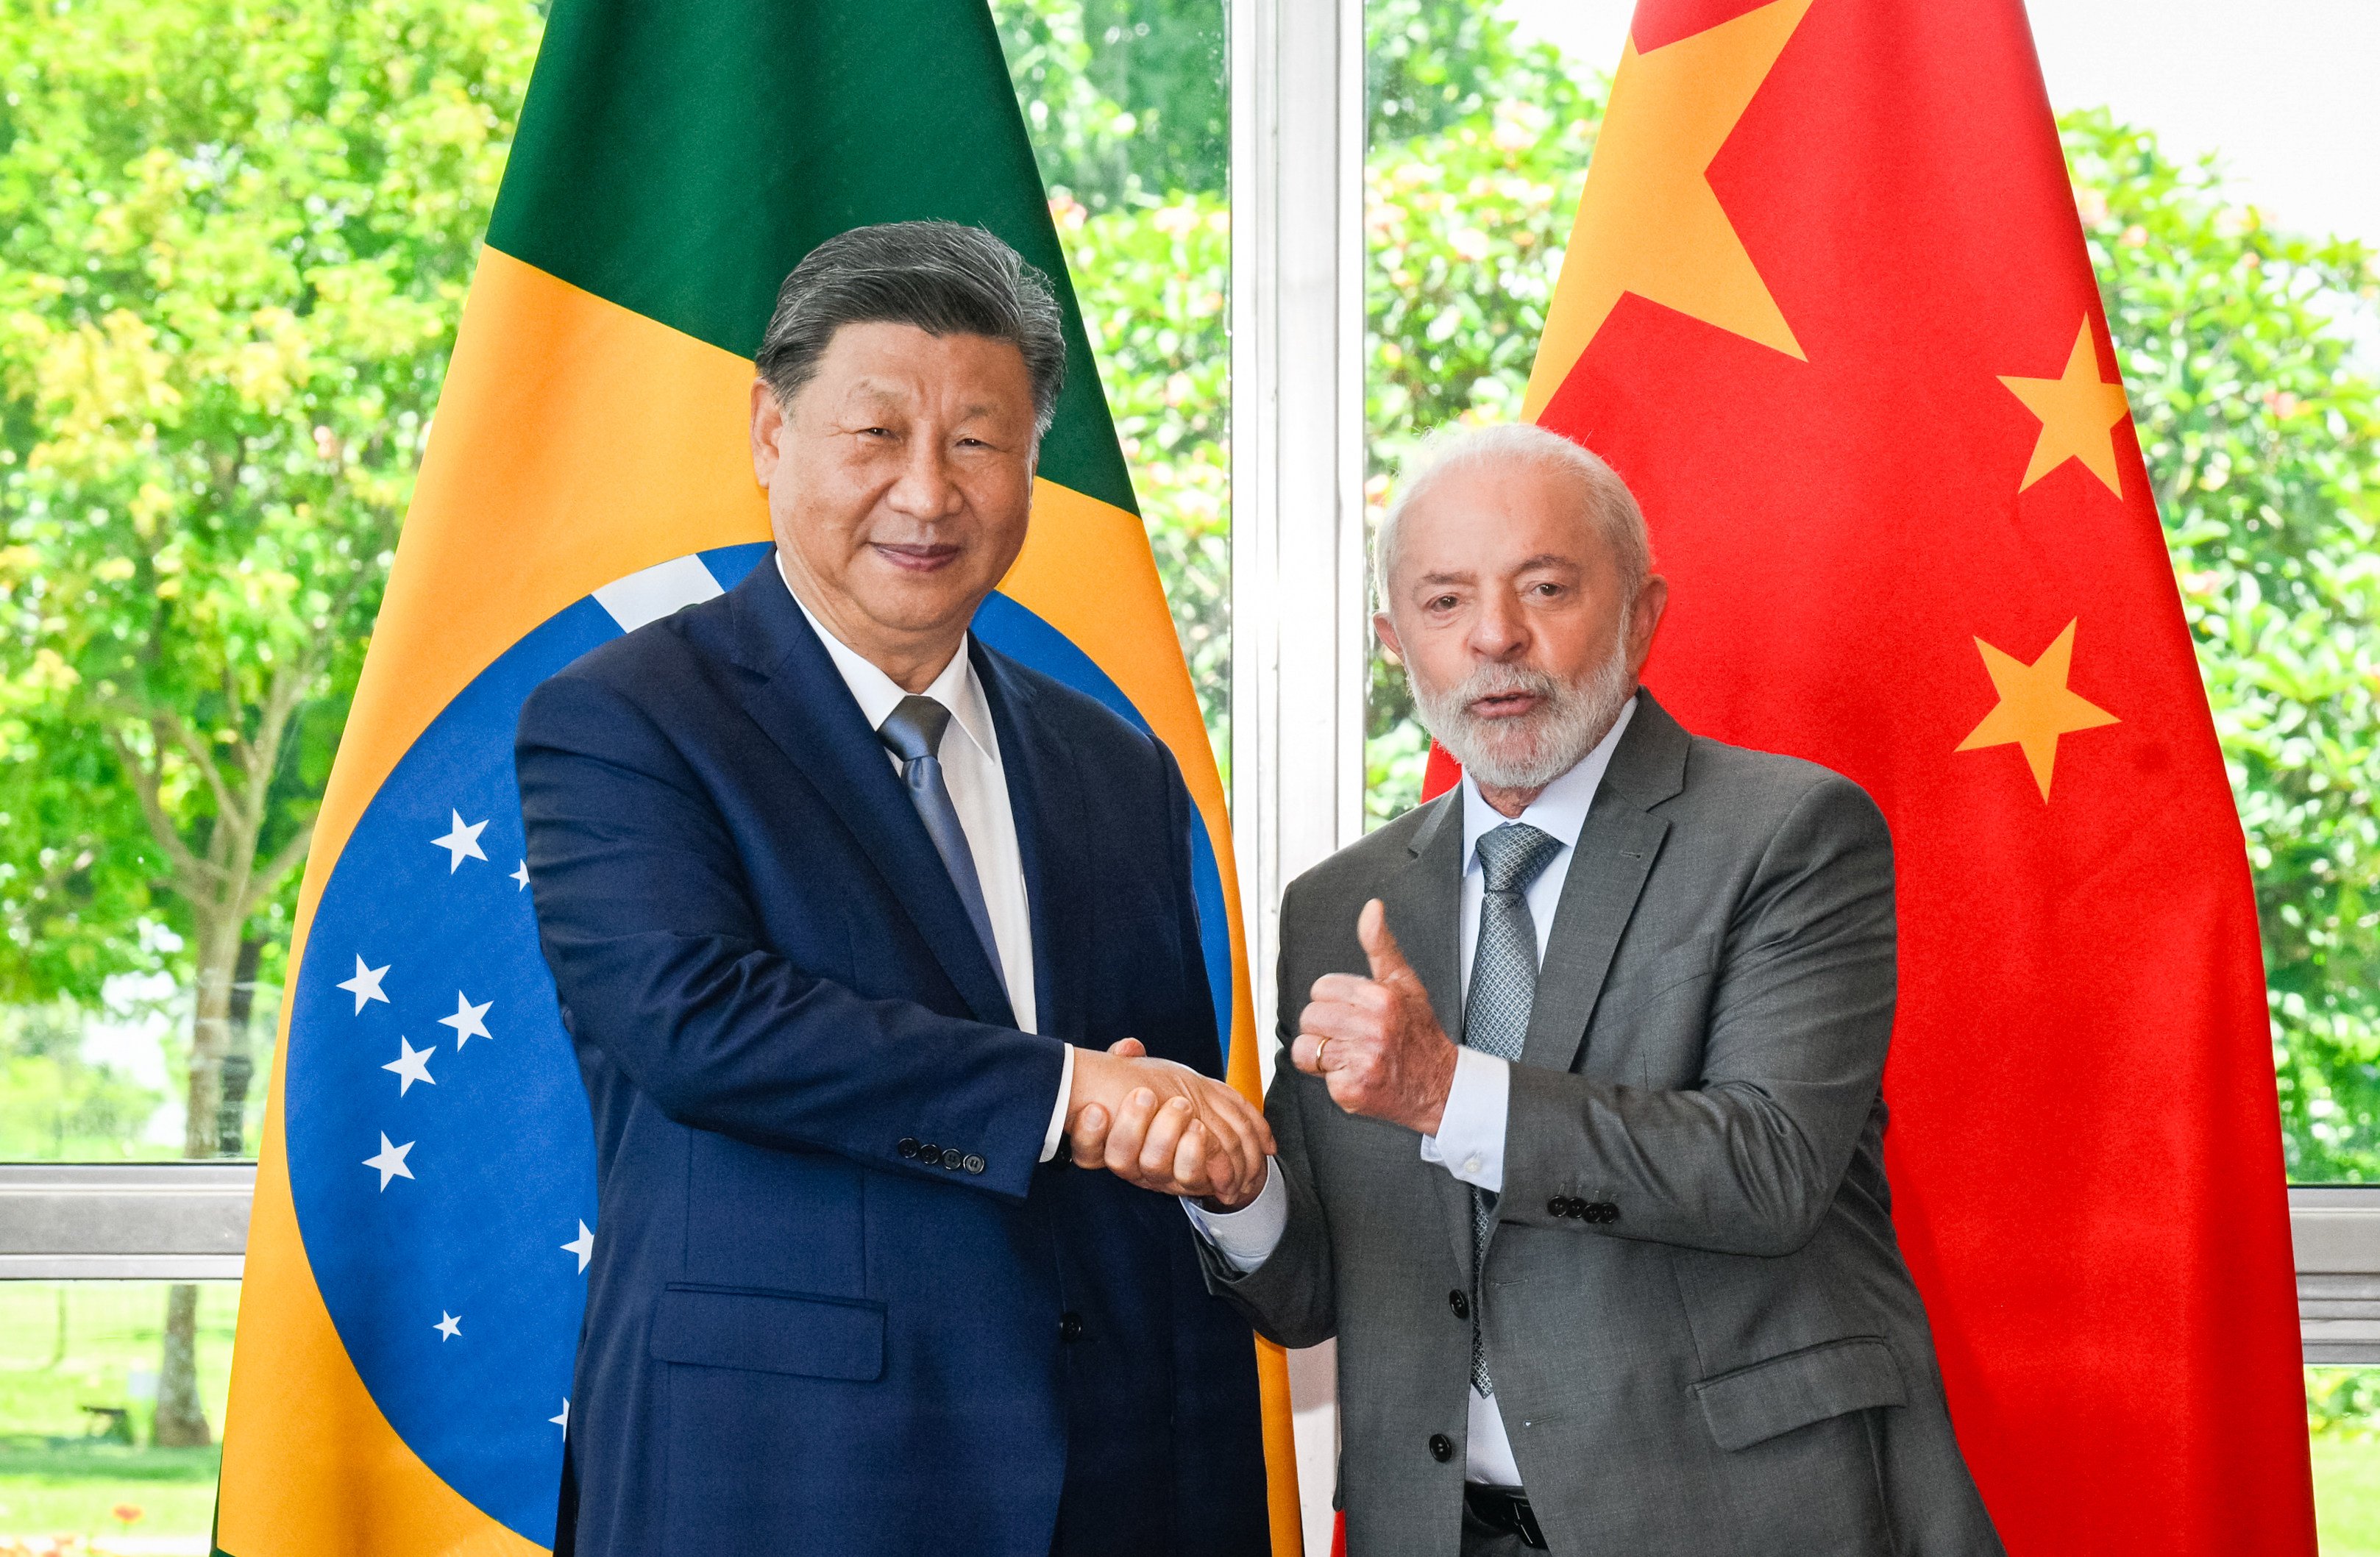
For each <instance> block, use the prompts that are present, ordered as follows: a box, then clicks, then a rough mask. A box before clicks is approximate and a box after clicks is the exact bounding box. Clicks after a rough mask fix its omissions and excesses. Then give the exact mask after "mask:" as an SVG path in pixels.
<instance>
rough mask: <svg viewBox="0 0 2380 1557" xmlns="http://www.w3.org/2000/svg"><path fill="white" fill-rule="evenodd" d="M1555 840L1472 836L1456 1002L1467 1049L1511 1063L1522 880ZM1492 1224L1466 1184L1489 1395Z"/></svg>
mask: <svg viewBox="0 0 2380 1557" xmlns="http://www.w3.org/2000/svg"><path fill="white" fill-rule="evenodd" d="M1561 847H1562V845H1561V839H1558V838H1555V837H1554V836H1553V835H1552V834H1550V833H1542V832H1539V831H1538V830H1537V829H1536V828H1535V827H1530V826H1528V825H1527V824H1525V823H1522V822H1507V823H1505V824H1504V825H1503V826H1502V827H1497V828H1495V829H1493V830H1492V831H1489V832H1486V833H1482V834H1481V835H1480V837H1479V874H1480V876H1481V877H1482V879H1483V882H1484V884H1485V886H1486V888H1487V889H1486V890H1485V891H1484V892H1482V893H1481V894H1480V897H1479V944H1478V947H1477V949H1476V950H1475V951H1474V952H1473V953H1472V956H1471V995H1470V998H1469V999H1467V1000H1465V1001H1464V1002H1463V1044H1464V1045H1465V1046H1466V1047H1468V1048H1474V1049H1477V1050H1478V1051H1479V1052H1480V1053H1482V1054H1489V1055H1494V1056H1496V1057H1498V1058H1499V1059H1504V1060H1511V1061H1514V1062H1518V1061H1519V1059H1520V1057H1521V1049H1522V1046H1523V1045H1524V1044H1526V1043H1527V1041H1528V1036H1529V1009H1530V1008H1531V1007H1533V1006H1535V1005H1536V999H1537V923H1536V920H1534V919H1532V918H1530V917H1529V899H1528V898H1527V896H1526V893H1527V892H1528V890H1529V883H1531V882H1533V881H1535V880H1536V878H1537V877H1538V876H1539V875H1542V874H1543V873H1544V871H1545V868H1546V867H1547V866H1548V865H1549V864H1552V863H1553V862H1554V856H1555V855H1557V854H1559V853H1560V852H1561ZM1495 1225H1496V1197H1495V1195H1494V1194H1492V1193H1490V1192H1489V1191H1488V1190H1486V1189H1480V1188H1479V1187H1478V1186H1477V1185H1473V1186H1472V1187H1471V1387H1472V1388H1473V1389H1475V1390H1477V1391H1478V1392H1479V1393H1480V1394H1484V1395H1492V1394H1495V1393H1496V1383H1495V1381H1494V1380H1492V1379H1490V1378H1489V1377H1488V1349H1487V1347H1486V1346H1485V1345H1484V1344H1482V1342H1481V1340H1480V1338H1479V1298H1480V1283H1479V1267H1480V1265H1481V1264H1482V1262H1483V1261H1485V1259H1486V1257H1487V1253H1488V1229H1489V1228H1491V1227H1493V1226H1495Z"/></svg>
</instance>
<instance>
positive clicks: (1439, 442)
mask: <svg viewBox="0 0 2380 1557" xmlns="http://www.w3.org/2000/svg"><path fill="white" fill-rule="evenodd" d="M1521 464H1531V465H1536V466H1538V467H1539V468H1540V469H1546V470H1555V471H1566V472H1568V473H1569V474H1571V475H1573V476H1575V477H1577V478H1578V481H1579V484H1580V485H1581V486H1582V487H1584V488H1585V489H1586V516H1587V517H1589V518H1591V519H1593V520H1594V521H1595V523H1596V527H1597V529H1598V530H1599V531H1600V532H1601V533H1602V536H1603V542H1604V544H1605V545H1606V546H1608V547H1609V548H1610V549H1611V557H1612V560H1613V561H1615V562H1617V563H1619V565H1620V582H1621V598H1622V599H1623V600H1633V599H1634V598H1635V597H1636V592H1637V591H1638V590H1639V589H1641V588H1643V587H1644V586H1645V578H1646V577H1647V576H1648V575H1649V574H1651V573H1652V571H1653V542H1652V538H1651V537H1649V536H1648V535H1647V534H1646V533H1645V511H1644V510H1643V509H1641V508H1638V507H1637V506H1636V498H1635V494H1633V493H1632V492H1631V491H1629V489H1628V484H1627V483H1626V482H1624V481H1622V480H1621V479H1620V474H1619V472H1617V471H1615V470H1613V469H1612V468H1611V467H1610V466H1609V465H1606V464H1604V463H1603V461H1602V460H1601V459H1599V458H1597V456H1596V455H1595V454H1593V453H1589V452H1588V451H1587V450H1585V449H1583V448H1581V447H1580V446H1579V445H1577V444H1576V443H1573V442H1572V441H1570V440H1569V439H1567V438H1564V437H1562V436H1561V435H1560V433H1557V432H1548V431H1547V430H1546V429H1545V428H1541V427H1539V426H1537V425H1536V423H1535V422H1501V423H1498V424H1497V425H1495V426H1493V427H1463V426H1461V425H1459V424H1456V425H1450V426H1447V427H1442V428H1439V429H1438V430H1437V431H1436V432H1433V433H1431V434H1430V435H1429V436H1428V437H1427V439H1425V440H1423V441H1422V443H1421V446H1420V447H1419V448H1417V449H1415V451H1414V452H1413V453H1410V454H1408V455H1406V456H1405V458H1404V459H1403V461H1402V462H1401V463H1400V465H1399V467H1398V472H1397V476H1398V481H1397V495H1396V500H1395V501H1392V502H1390V504H1389V511H1388V513H1385V514H1383V515H1382V516H1381V518H1380V527H1379V531H1378V534H1376V535H1375V536H1374V537H1372V580H1373V590H1374V594H1375V596H1376V597H1377V598H1378V600H1379V602H1380V609H1381V610H1387V609H1388V607H1389V569H1390V566H1391V565H1392V564H1393V563H1394V562H1395V561H1396V545H1397V522H1398V521H1399V520H1400V519H1402V518H1403V517H1404V512H1405V510H1406V509H1407V508H1408V507H1410V506H1412V504H1413V502H1414V500H1415V499H1416V498H1418V497H1420V496H1421V495H1422V494H1423V493H1424V492H1427V491H1428V490H1429V489H1430V488H1431V487H1433V486H1435V485H1436V484H1437V483H1438V481H1439V478H1440V477H1445V476H1448V475H1451V474H1452V473H1453V472H1455V471H1458V470H1465V469H1469V468H1471V467H1473V466H1475V465H1521Z"/></svg>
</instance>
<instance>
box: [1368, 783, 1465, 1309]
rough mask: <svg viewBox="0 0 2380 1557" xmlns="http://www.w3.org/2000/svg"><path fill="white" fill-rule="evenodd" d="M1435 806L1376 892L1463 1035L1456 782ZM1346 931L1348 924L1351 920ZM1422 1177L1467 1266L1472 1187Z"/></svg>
mask: <svg viewBox="0 0 2380 1557" xmlns="http://www.w3.org/2000/svg"><path fill="white" fill-rule="evenodd" d="M1432 805H1433V806H1434V807H1435V808H1436V809H1435V810H1434V811H1433V812H1432V813H1431V815H1429V816H1428V817H1427V819H1425V820H1424V821H1423V823H1422V825H1421V826H1420V827H1416V828H1415V830H1414V836H1413V842H1412V843H1411V844H1409V845H1408V846H1407V847H1408V848H1409V849H1410V851H1411V852H1412V858H1410V859H1409V860H1407V861H1406V862H1405V864H1404V867H1403V869H1402V870H1400V871H1398V872H1397V873H1396V875H1394V876H1392V877H1391V878H1390V881H1389V883H1388V885H1387V887H1385V889H1384V890H1382V892H1381V893H1380V900H1381V901H1382V902H1383V903H1385V904H1386V905H1387V906H1388V911H1389V928H1390V931H1391V932H1393V933H1394V934H1395V935H1396V937H1397V945H1398V946H1399V947H1402V948H1403V951H1404V954H1405V960H1406V961H1408V962H1410V963H1412V964H1413V970H1414V972H1416V973H1418V974H1420V975H1421V982H1422V986H1423V987H1424V988H1425V989H1427V990H1428V991H1429V1004H1430V1009H1431V1010H1432V1011H1433V1012H1435V1013H1436V1014H1437V1017H1438V1025H1439V1027H1441V1028H1443V1029H1445V1030H1446V1033H1447V1036H1448V1037H1450V1038H1452V1039H1454V1040H1455V1042H1457V1043H1461V1042H1462V1041H1463V947H1462V939H1461V938H1462V935H1463V793H1462V791H1461V790H1459V789H1457V790H1454V791H1449V792H1448V793H1447V794H1445V795H1442V796H1440V797H1439V799H1438V800H1436V801H1434V802H1432ZM1348 928H1349V933H1350V934H1353V932H1354V926H1352V925H1350V926H1349V927H1348ZM1423 1177H1424V1179H1425V1181H1426V1182H1427V1184H1428V1185H1429V1186H1430V1193H1431V1195H1432V1196H1433V1198H1435V1199H1436V1200H1437V1201H1438V1205H1439V1213H1440V1214H1439V1220H1440V1221H1441V1222H1443V1223H1445V1225H1446V1237H1447V1241H1448V1243H1449V1245H1450V1246H1451V1248H1452V1249H1453V1250H1454V1259H1455V1263H1456V1264H1457V1265H1459V1266H1460V1267H1462V1268H1463V1270H1465V1271H1468V1270H1469V1269H1471V1187H1470V1186H1469V1185H1467V1184H1465V1183H1463V1181H1462V1180H1461V1179H1459V1178H1457V1177H1454V1176H1453V1175H1452V1174H1451V1173H1448V1172H1446V1171H1445V1170H1444V1169H1442V1168H1434V1167H1427V1166H1425V1167H1424V1169H1423Z"/></svg>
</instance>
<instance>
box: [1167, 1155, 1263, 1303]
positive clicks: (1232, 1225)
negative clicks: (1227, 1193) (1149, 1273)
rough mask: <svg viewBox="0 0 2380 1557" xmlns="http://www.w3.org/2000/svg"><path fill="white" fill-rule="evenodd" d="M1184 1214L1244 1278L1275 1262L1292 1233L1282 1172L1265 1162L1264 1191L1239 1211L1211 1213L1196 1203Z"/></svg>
mask: <svg viewBox="0 0 2380 1557" xmlns="http://www.w3.org/2000/svg"><path fill="white" fill-rule="evenodd" d="M1182 1209H1183V1211H1184V1213H1187V1214H1188V1216H1189V1218H1190V1225H1192V1226H1193V1227H1196V1228H1197V1229H1198V1236H1199V1237H1203V1238H1205V1239H1206V1240H1207V1241H1208V1243H1210V1244H1212V1245H1214V1247H1215V1252H1216V1253H1218V1254H1220V1255H1221V1256H1222V1257H1223V1258H1224V1260H1226V1261H1229V1262H1230V1264H1231V1267H1232V1269H1233V1270H1235V1271H1237V1272H1239V1273H1240V1274H1242V1275H1246V1274H1247V1273H1249V1272H1250V1271H1253V1270H1255V1269H1256V1268H1257V1266H1259V1265H1261V1264H1263V1263H1264V1262H1265V1261H1268V1260H1269V1259H1271V1258H1272V1251H1273V1250H1274V1249H1279V1248H1280V1247H1281V1234H1283V1233H1285V1232H1287V1231H1288V1230H1289V1191H1288V1190H1286V1189H1282V1188H1281V1169H1280V1168H1279V1167H1278V1166H1276V1165H1274V1163H1273V1161H1272V1159H1271V1158H1269V1157H1268V1158H1266V1159H1265V1181H1264V1188H1263V1189H1259V1190H1257V1198H1256V1199H1255V1200H1252V1201H1249V1202H1248V1203H1247V1204H1245V1205H1244V1206H1242V1207H1240V1209H1239V1210H1237V1211H1208V1209H1206V1208H1205V1207H1204V1206H1202V1205H1199V1204H1198V1203H1197V1202H1196V1201H1183V1202H1182Z"/></svg>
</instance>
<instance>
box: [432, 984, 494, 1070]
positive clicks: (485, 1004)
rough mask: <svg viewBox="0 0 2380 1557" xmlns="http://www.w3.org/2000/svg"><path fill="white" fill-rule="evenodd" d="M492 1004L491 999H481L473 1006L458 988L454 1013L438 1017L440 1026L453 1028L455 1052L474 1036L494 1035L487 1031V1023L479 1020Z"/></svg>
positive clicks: (461, 1050)
mask: <svg viewBox="0 0 2380 1557" xmlns="http://www.w3.org/2000/svg"><path fill="white" fill-rule="evenodd" d="M494 1004H495V1002H494V1001H492V1000H482V1001H480V1003H479V1004H478V1005H476V1006H474V1005H472V1004H471V1000H470V996H467V995H465V994H464V993H463V992H462V991H461V990H459V989H458V990H456V991H455V1014H454V1015H453V1016H451V1017H440V1018H439V1019H438V1023H439V1025H440V1026H442V1027H451V1028H453V1029H454V1030H455V1053H456V1054H458V1055H459V1054H461V1053H462V1052H463V1045H464V1044H468V1043H469V1042H470V1041H471V1040H472V1039H474V1038H493V1037H494V1036H495V1034H494V1033H492V1032H489V1031H488V1024H487V1023H486V1022H483V1021H481V1020H480V1018H481V1017H484V1016H486V1015H487V1014H488V1008H489V1007H491V1006H492V1005H494Z"/></svg>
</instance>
